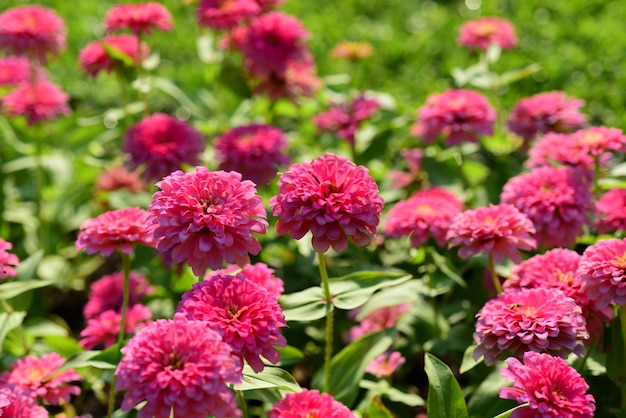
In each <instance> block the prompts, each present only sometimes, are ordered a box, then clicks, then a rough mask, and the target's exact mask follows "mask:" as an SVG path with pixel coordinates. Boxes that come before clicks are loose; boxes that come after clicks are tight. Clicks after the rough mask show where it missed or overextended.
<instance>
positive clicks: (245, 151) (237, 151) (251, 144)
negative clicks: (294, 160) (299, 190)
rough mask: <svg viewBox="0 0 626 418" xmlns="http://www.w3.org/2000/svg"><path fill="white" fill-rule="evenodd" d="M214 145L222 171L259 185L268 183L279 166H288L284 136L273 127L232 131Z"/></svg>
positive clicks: (248, 127)
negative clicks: (235, 172)
mask: <svg viewBox="0 0 626 418" xmlns="http://www.w3.org/2000/svg"><path fill="white" fill-rule="evenodd" d="M214 145H215V153H216V154H217V159H218V160H219V161H220V165H219V168H220V170H226V171H238V172H239V173H241V175H242V176H243V178H244V179H246V180H251V181H253V182H254V183H255V184H258V185H263V184H267V183H269V181H270V180H271V179H273V178H274V177H275V176H276V168H277V166H279V165H286V164H289V156H288V155H287V154H286V153H285V150H286V148H287V139H286V138H285V134H284V133H283V131H281V130H280V129H278V128H276V127H274V126H271V125H263V124H256V123H255V124H250V125H244V126H239V127H236V128H233V129H231V130H230V131H228V132H226V133H225V134H223V135H220V136H218V137H217V138H215V143H214Z"/></svg>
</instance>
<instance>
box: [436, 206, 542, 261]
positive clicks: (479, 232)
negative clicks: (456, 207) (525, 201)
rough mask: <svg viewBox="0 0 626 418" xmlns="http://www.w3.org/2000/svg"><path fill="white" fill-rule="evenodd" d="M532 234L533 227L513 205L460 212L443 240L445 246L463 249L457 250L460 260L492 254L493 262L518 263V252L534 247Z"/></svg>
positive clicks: (534, 242) (520, 259)
mask: <svg viewBox="0 0 626 418" xmlns="http://www.w3.org/2000/svg"><path fill="white" fill-rule="evenodd" d="M534 232H535V228H534V227H533V224H532V222H531V221H530V219H528V217H527V216H526V215H524V214H523V213H522V212H520V211H519V210H517V209H516V208H515V207H514V206H512V205H508V204H505V203H502V204H499V205H493V204H490V205H489V206H488V207H482V208H478V209H468V210H466V211H464V212H461V213H460V214H459V215H457V216H456V218H454V219H453V221H452V223H451V225H450V226H449V228H448V233H447V235H446V238H447V239H448V247H450V248H452V247H456V246H459V245H461V246H462V248H461V249H460V250H459V257H461V258H469V257H471V256H472V255H474V254H478V253H483V254H489V253H491V254H492V255H493V259H494V261H497V262H499V261H504V259H505V258H506V257H508V258H510V259H511V260H512V261H513V262H514V263H519V262H520V261H522V258H521V256H520V254H519V251H518V250H525V251H528V250H532V249H535V248H536V247H537V243H536V241H535V239H534V238H532V234H533V233H534Z"/></svg>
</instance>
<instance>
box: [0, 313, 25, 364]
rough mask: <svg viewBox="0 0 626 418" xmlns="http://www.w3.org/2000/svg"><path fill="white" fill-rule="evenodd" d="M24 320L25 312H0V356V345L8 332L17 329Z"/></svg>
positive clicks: (0, 346) (0, 348) (0, 345)
mask: <svg viewBox="0 0 626 418" xmlns="http://www.w3.org/2000/svg"><path fill="white" fill-rule="evenodd" d="M24 318H26V312H19V311H18V312H2V313H0V354H2V343H3V342H4V339H5V338H6V337H7V334H8V333H9V331H11V330H12V329H14V328H17V327H19V326H20V325H21V324H22V322H23V321H24Z"/></svg>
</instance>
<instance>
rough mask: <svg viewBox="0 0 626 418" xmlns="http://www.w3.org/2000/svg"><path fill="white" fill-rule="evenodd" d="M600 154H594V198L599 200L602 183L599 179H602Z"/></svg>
mask: <svg viewBox="0 0 626 418" xmlns="http://www.w3.org/2000/svg"><path fill="white" fill-rule="evenodd" d="M600 168H601V167H600V156H599V155H594V156H593V199H594V201H597V200H598V198H599V197H600V185H599V184H598V181H599V179H600Z"/></svg>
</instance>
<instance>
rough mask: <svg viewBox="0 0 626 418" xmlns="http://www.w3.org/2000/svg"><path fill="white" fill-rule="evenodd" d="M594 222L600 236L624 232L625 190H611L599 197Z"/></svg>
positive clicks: (625, 220)
mask: <svg viewBox="0 0 626 418" xmlns="http://www.w3.org/2000/svg"><path fill="white" fill-rule="evenodd" d="M595 222H596V226H597V227H598V232H599V233H600V234H612V233H615V232H617V231H626V189H611V190H608V191H607V192H606V193H604V194H603V195H602V196H600V198H599V199H598V200H597V201H596V216H595Z"/></svg>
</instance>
